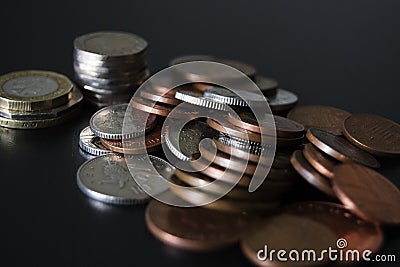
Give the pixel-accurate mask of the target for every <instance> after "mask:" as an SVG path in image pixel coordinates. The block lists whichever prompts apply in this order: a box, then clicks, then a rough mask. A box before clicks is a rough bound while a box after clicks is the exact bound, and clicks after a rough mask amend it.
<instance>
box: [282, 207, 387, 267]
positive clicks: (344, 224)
mask: <svg viewBox="0 0 400 267" xmlns="http://www.w3.org/2000/svg"><path fill="white" fill-rule="evenodd" d="M285 213H286V214H292V215H297V216H304V217H307V218H310V219H312V220H315V221H317V222H319V223H321V224H323V225H325V226H327V227H328V228H329V229H331V230H332V231H333V232H334V233H335V234H336V239H340V238H344V239H345V240H346V241H347V247H345V248H343V250H344V251H345V252H346V251H348V250H358V251H359V252H360V255H361V253H362V252H363V251H364V250H367V249H368V250H371V251H372V252H373V253H374V252H377V251H378V250H379V249H380V247H381V246H382V242H383V235H382V230H381V228H380V227H379V225H377V224H374V223H370V222H367V221H364V220H362V219H360V218H359V217H357V216H356V215H353V214H351V213H350V212H349V210H347V209H346V208H345V207H344V206H342V205H340V204H336V203H331V202H318V201H309V202H299V203H295V204H293V205H291V206H290V207H289V208H288V209H287V210H286V211H285ZM350 263H351V262H350Z"/></svg>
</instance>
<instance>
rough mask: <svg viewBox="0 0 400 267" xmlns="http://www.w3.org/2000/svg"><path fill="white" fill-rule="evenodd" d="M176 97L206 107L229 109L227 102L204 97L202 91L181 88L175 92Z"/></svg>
mask: <svg viewBox="0 0 400 267" xmlns="http://www.w3.org/2000/svg"><path fill="white" fill-rule="evenodd" d="M175 98H176V99H179V100H181V101H183V102H186V103H189V104H192V105H196V106H200V107H204V108H209V109H215V110H227V106H226V105H225V104H223V103H219V102H217V101H214V100H212V99H210V98H207V97H204V96H203V94H202V93H199V92H196V91H191V90H190V91H189V90H179V91H177V92H176V93H175Z"/></svg>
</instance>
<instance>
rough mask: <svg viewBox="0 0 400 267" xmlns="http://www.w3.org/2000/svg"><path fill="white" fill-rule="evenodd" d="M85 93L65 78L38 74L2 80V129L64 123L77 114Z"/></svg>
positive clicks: (30, 72) (20, 74)
mask: <svg viewBox="0 0 400 267" xmlns="http://www.w3.org/2000/svg"><path fill="white" fill-rule="evenodd" d="M82 98H83V96H82V93H81V92H80V91H79V89H77V88H76V87H75V86H74V84H73V83H72V82H71V81H70V80H69V79H68V78H67V77H65V76H64V75H61V74H58V73H54V72H50V71H39V70H28V71H17V72H12V73H8V74H5V75H2V76H0V126H3V127H7V128H16V129H37V128H45V127H50V126H53V125H57V124H60V123H62V122H63V121H65V120H67V119H69V118H70V117H71V116H72V115H74V114H75V113H76V111H77V108H78V106H79V104H80V102H81V101H82Z"/></svg>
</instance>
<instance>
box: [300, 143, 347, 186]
mask: <svg viewBox="0 0 400 267" xmlns="http://www.w3.org/2000/svg"><path fill="white" fill-rule="evenodd" d="M303 156H304V158H305V159H306V160H307V161H308V163H310V165H311V166H312V167H314V168H315V169H316V170H317V171H318V172H319V173H321V174H322V175H323V176H325V177H328V178H331V179H332V178H333V169H334V168H335V166H336V165H337V164H339V162H338V161H337V160H335V159H334V158H332V157H330V156H329V155H327V154H325V153H324V152H322V151H320V150H319V149H317V148H316V147H315V146H314V145H312V144H310V143H308V144H306V145H305V146H304V149H303Z"/></svg>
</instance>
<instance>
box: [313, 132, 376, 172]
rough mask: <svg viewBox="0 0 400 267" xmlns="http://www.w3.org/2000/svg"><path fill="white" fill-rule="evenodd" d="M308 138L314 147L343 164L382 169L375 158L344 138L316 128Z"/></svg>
mask: <svg viewBox="0 0 400 267" xmlns="http://www.w3.org/2000/svg"><path fill="white" fill-rule="evenodd" d="M306 136H307V139H308V140H309V141H310V142H311V143H313V145H315V146H316V147H318V148H319V149H320V150H322V151H323V152H325V153H326V154H328V155H329V156H332V157H333V158H335V159H337V160H339V161H341V162H357V163H360V164H363V165H365V166H368V167H371V168H379V167H380V164H379V162H378V161H377V160H376V159H375V158H374V157H373V156H371V155H370V154H368V153H367V152H365V151H364V150H361V149H359V148H357V147H355V146H353V145H352V144H350V143H349V142H348V141H347V140H346V139H344V138H342V137H339V136H336V135H333V134H330V133H328V132H325V131H323V130H319V129H315V128H311V129H309V130H308V131H307V135H306Z"/></svg>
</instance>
